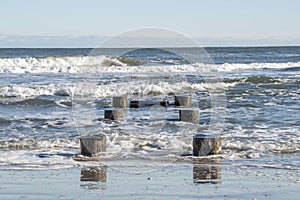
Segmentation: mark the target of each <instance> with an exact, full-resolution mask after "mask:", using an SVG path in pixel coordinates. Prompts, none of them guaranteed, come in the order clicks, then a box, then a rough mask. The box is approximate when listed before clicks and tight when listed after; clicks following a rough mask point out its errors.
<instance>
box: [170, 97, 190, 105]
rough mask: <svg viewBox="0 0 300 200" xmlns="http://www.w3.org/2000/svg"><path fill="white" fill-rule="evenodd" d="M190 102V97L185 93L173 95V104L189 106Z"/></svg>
mask: <svg viewBox="0 0 300 200" xmlns="http://www.w3.org/2000/svg"><path fill="white" fill-rule="evenodd" d="M191 104H192V97H191V96H188V95H185V96H183V95H182V96H175V100H174V105H175V106H183V107H189V106H191Z"/></svg>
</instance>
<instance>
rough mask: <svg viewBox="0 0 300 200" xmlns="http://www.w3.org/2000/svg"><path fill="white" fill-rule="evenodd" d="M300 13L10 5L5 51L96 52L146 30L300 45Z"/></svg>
mask: <svg viewBox="0 0 300 200" xmlns="http://www.w3.org/2000/svg"><path fill="white" fill-rule="evenodd" d="M299 8H300V1H299V0H186V1H183V0H181V1H175V0H151V1H150V0H148V1H146V0H106V1H101V0H86V1H83V0H51V1H41V0H26V1H25V0H5V1H1V3H0V18H1V22H0V47H18V46H20V47H36V46H42V47H56V46H57V47H74V46H78V47H81V46H91V47H92V46H94V45H96V44H97V43H99V42H101V40H103V39H104V38H107V37H110V36H112V35H114V34H117V33H119V32H123V31H126V30H130V29H134V28H141V27H160V28H167V29H172V30H176V31H179V32H182V33H185V34H187V35H188V36H190V37H192V38H195V39H196V40H197V41H199V42H200V43H202V44H203V45H206V46H232V45H233V46H239V45H241V46H244V45H299V44H300V25H299V22H300V12H299Z"/></svg>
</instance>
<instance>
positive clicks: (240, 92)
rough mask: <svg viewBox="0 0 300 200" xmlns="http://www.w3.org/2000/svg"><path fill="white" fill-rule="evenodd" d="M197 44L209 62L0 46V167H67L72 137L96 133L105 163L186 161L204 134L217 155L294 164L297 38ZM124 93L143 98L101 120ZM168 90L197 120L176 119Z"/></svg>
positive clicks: (168, 53)
mask: <svg viewBox="0 0 300 200" xmlns="http://www.w3.org/2000/svg"><path fill="white" fill-rule="evenodd" d="M205 51H206V52H207V53H208V55H209V56H210V59H211V60H210V61H209V62H201V61H203V59H199V58H200V57H201V55H199V51H197V49H195V48H179V49H164V50H161V49H137V50H136V49H135V50H134V49H121V50H120V49H113V48H112V49H97V51H96V52H97V54H94V52H95V51H93V49H88V48H85V49H79V48H77V49H0V110H1V112H0V154H1V157H0V169H7V170H10V169H12V170H48V169H63V168H72V167H74V166H76V165H77V163H76V161H74V160H72V158H71V157H73V156H76V155H78V154H80V146H79V137H81V136H83V135H88V134H89V135H93V134H99V133H104V134H106V136H107V153H106V155H104V156H105V159H106V161H108V162H110V161H111V162H117V161H121V160H141V161H142V162H144V161H147V162H152V161H155V162H156V161H160V160H163V162H165V163H170V162H174V161H177V160H180V159H182V158H183V157H184V158H185V157H187V160H188V158H191V157H192V156H191V153H192V139H193V136H194V135H195V134H198V133H204V134H205V133H207V134H217V135H219V136H220V137H221V138H222V151H221V153H220V156H221V158H222V161H223V162H228V163H234V162H232V160H238V161H239V162H238V163H242V165H248V166H249V165H250V166H255V167H272V168H279V169H295V170H299V169H300V159H299V152H300V47H218V48H213V47H210V48H205ZM119 52H122V54H121V55H122V56H121V57H119V56H120V53H119ZM124 52H125V53H124ZM174 52H177V53H174ZM187 57H188V58H189V59H186V58H187ZM204 60H205V59H204ZM205 61H206V60H205ZM211 69H212V70H211ZM125 94H126V95H127V96H128V99H129V100H139V101H141V102H143V103H144V106H142V107H141V108H127V109H126V112H125V114H124V120H121V121H111V120H105V119H103V118H104V117H103V115H104V110H105V109H108V108H110V107H111V99H112V97H113V96H118V95H125ZM174 94H175V95H176V94H189V95H191V96H192V107H193V108H197V109H199V111H200V115H199V124H193V125H191V124H189V123H184V122H180V121H178V109H176V108H175V107H174V106H173V105H172V103H173V101H174ZM219 97H222V98H221V99H218V98H219ZM161 100H169V102H170V106H169V107H161V106H159V104H157V102H159V101H161ZM214 100H216V101H214ZM215 103H217V105H215ZM184 160H186V159H184Z"/></svg>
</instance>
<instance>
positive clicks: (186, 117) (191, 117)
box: [179, 109, 199, 124]
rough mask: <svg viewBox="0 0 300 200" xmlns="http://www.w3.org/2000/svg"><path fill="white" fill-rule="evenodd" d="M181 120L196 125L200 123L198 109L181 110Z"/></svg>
mask: <svg viewBox="0 0 300 200" xmlns="http://www.w3.org/2000/svg"><path fill="white" fill-rule="evenodd" d="M179 120H180V121H183V122H190V123H194V124H198V123H199V110H198V109H181V110H179Z"/></svg>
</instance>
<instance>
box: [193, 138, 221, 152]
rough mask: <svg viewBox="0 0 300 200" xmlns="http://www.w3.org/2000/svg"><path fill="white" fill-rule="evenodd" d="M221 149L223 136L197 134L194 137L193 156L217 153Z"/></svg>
mask: <svg viewBox="0 0 300 200" xmlns="http://www.w3.org/2000/svg"><path fill="white" fill-rule="evenodd" d="M220 151H221V138H220V137H219V136H214V135H202V134H197V135H195V136H194V139H193V156H207V155H215V154H218V153H219V152H220Z"/></svg>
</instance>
